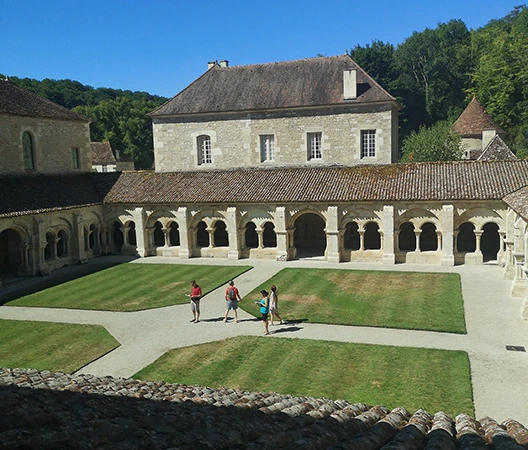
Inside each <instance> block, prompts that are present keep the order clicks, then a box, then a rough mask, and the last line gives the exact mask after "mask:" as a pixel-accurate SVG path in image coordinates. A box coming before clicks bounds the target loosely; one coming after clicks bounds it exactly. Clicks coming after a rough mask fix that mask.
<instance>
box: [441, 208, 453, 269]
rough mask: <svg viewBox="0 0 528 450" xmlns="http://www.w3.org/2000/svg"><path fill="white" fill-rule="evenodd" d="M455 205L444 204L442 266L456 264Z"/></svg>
mask: <svg viewBox="0 0 528 450" xmlns="http://www.w3.org/2000/svg"><path fill="white" fill-rule="evenodd" d="M454 233H455V207H454V206H453V205H443V206H442V236H441V244H440V239H439V247H438V248H439V249H440V245H441V248H442V256H441V258H440V264H441V265H442V266H454V265H455V251H454V250H455V248H454V244H455V235H454Z"/></svg>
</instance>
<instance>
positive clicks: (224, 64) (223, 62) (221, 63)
mask: <svg viewBox="0 0 528 450" xmlns="http://www.w3.org/2000/svg"><path fill="white" fill-rule="evenodd" d="M220 67H229V61H228V60H227V59H222V61H220Z"/></svg>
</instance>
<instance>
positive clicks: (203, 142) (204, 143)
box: [196, 134, 213, 164]
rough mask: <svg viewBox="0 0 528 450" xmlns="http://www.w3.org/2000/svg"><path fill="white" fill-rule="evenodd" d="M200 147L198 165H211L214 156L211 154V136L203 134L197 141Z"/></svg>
mask: <svg viewBox="0 0 528 450" xmlns="http://www.w3.org/2000/svg"><path fill="white" fill-rule="evenodd" d="M196 144H197V147H198V164H211V163H212V162H213V155H212V152H211V136H207V135H206V134H203V135H201V136H198V138H197V141H196Z"/></svg>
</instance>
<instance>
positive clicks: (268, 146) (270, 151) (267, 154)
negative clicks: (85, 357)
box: [260, 134, 275, 162]
mask: <svg viewBox="0 0 528 450" xmlns="http://www.w3.org/2000/svg"><path fill="white" fill-rule="evenodd" d="M274 159H275V136H273V135H272V134H263V135H261V136H260V162H264V161H273V160H274Z"/></svg>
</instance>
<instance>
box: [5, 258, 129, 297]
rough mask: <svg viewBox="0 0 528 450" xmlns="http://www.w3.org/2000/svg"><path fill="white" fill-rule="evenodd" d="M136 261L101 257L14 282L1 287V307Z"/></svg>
mask: <svg viewBox="0 0 528 450" xmlns="http://www.w3.org/2000/svg"><path fill="white" fill-rule="evenodd" d="M134 259H137V257H134V256H116V255H112V256H99V257H97V258H93V259H91V260H90V261H88V263H86V264H76V265H71V266H65V267H61V268H60V269H57V270H55V271H53V272H51V273H50V274H49V275H43V276H35V277H28V278H24V279H21V280H17V281H14V282H12V283H9V284H6V285H5V286H2V287H0V306H2V305H5V304H6V303H8V302H10V301H12V300H16V299H17V298H20V297H24V296H26V295H29V294H34V293H35V292H39V291H43V290H44V289H48V288H50V287H54V286H59V285H61V284H63V283H67V282H68V281H72V280H76V279H77V278H82V277H84V276H86V275H90V274H92V273H96V272H100V271H101V270H105V269H109V268H110V267H114V266H118V265H120V264H124V263H128V262H130V261H133V260H134Z"/></svg>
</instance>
